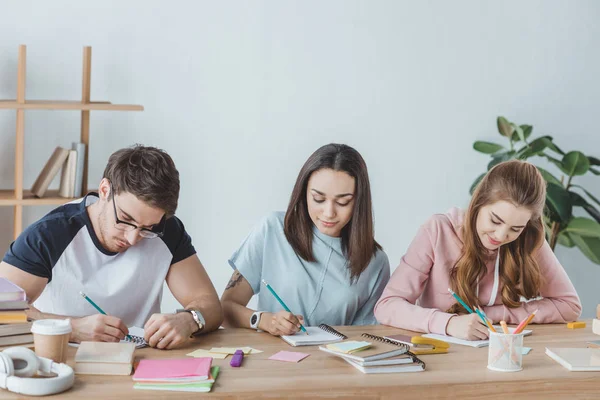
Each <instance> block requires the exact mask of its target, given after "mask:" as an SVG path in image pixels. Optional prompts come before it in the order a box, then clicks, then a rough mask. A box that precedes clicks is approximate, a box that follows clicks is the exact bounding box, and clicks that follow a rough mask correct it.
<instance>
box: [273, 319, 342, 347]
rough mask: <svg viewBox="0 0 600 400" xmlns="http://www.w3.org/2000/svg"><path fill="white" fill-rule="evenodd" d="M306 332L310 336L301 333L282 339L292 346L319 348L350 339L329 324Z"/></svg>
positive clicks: (309, 327)
mask: <svg viewBox="0 0 600 400" xmlns="http://www.w3.org/2000/svg"><path fill="white" fill-rule="evenodd" d="M306 331H307V332H308V335H307V334H305V333H304V332H302V331H300V332H298V333H296V334H295V335H283V336H281V338H282V339H283V340H285V341H286V342H288V343H289V344H291V345H292V346H317V345H320V344H327V343H334V342H340V341H342V340H344V339H348V338H347V337H346V335H344V334H343V333H340V332H338V331H336V330H335V329H334V328H332V327H331V326H329V325H327V324H321V325H319V326H307V327H306Z"/></svg>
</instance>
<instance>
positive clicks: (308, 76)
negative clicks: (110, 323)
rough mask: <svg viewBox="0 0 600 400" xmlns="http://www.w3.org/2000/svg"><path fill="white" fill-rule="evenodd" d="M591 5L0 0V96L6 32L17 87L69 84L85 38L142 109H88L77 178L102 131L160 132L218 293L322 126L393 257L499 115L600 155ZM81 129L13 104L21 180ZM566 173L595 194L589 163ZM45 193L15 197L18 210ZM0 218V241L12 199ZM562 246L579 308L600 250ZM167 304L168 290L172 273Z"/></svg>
mask: <svg viewBox="0 0 600 400" xmlns="http://www.w3.org/2000/svg"><path fill="white" fill-rule="evenodd" d="M599 18H600V3H599V2H596V1H577V2H566V1H504V2H491V1H462V2H445V1H437V2H435V1H410V2H409V1H350V0H344V1H342V0H338V1H254V2H242V1H239V2H232V1H221V2H214V1H171V2H165V1H127V2H123V1H95V2H77V1H66V0H62V1H61V0H55V1H53V2H49V3H46V2H34V1H25V0H21V1H18V2H17V1H14V2H3V4H2V12H1V14H0V98H14V97H15V93H16V62H17V48H18V45H19V44H21V43H23V44H27V45H28V81H27V97H28V98H37V99H51V98H52V99H54V98H58V99H77V98H79V97H80V95H81V89H80V85H81V55H82V46H84V45H91V46H93V64H92V65H93V67H92V99H94V100H110V101H113V102H120V103H138V104H143V105H144V106H145V108H146V109H145V111H144V112H142V113H116V112H95V113H93V114H92V122H91V137H92V139H91V153H90V181H91V182H94V183H97V182H99V180H100V176H101V173H102V170H103V167H104V164H105V162H106V159H107V158H108V156H109V155H110V153H111V152H113V151H114V150H116V149H118V148H121V147H124V146H127V145H130V144H132V143H135V142H142V143H145V144H148V145H156V146H159V147H162V148H164V149H166V150H167V151H168V152H169V153H170V154H171V155H172V156H173V157H174V159H175V161H176V163H177V165H178V168H179V170H180V172H181V179H182V183H183V187H182V192H181V200H180V208H179V210H178V215H179V217H180V218H182V220H183V221H184V222H185V224H186V226H187V228H188V230H189V232H190V234H191V235H192V237H193V239H194V243H195V246H196V249H197V250H198V253H199V255H200V259H201V260H202V261H203V263H204V264H205V266H206V268H207V269H208V271H209V273H210V276H211V278H212V279H213V281H214V283H215V286H216V288H217V290H218V291H219V293H221V291H222V290H223V288H224V286H225V283H226V281H227V280H228V278H229V276H230V274H231V270H230V268H229V266H228V265H227V258H228V257H229V256H230V254H231V253H232V251H233V250H234V249H235V248H236V247H237V246H238V245H239V243H240V242H241V240H242V239H243V238H244V237H245V235H246V234H247V233H248V231H249V229H250V228H251V226H252V225H253V224H254V223H255V222H256V221H257V220H258V219H259V218H260V217H261V216H263V215H264V214H265V213H267V212H269V211H271V210H283V209H285V207H286V203H287V201H288V198H289V194H290V192H291V189H292V186H293V183H294V179H295V177H296V174H297V173H298V171H299V168H300V167H301V165H302V163H303V162H304V160H305V159H306V158H307V157H308V155H309V154H310V153H311V152H312V151H314V150H315V149H316V148H317V147H319V146H320V145H322V144H325V143H328V142H332V141H335V142H344V143H348V144H350V145H352V146H355V147H356V148H357V149H358V150H359V151H361V153H362V154H363V156H364V157H365V159H366V161H367V164H368V165H369V170H370V175H371V179H372V186H373V195H374V205H375V214H376V229H377V239H378V240H379V241H380V243H382V245H383V246H384V248H385V250H386V251H387V253H388V255H389V257H390V260H391V263H392V264H393V265H394V267H395V265H397V263H398V261H399V260H400V257H401V256H402V254H403V252H404V251H405V250H406V247H407V246H408V244H409V243H410V240H411V239H412V237H413V235H414V233H415V232H416V230H417V228H418V226H419V225H420V224H421V223H422V222H423V221H425V220H426V219H427V218H428V217H429V216H430V215H431V214H432V213H434V212H444V211H445V210H447V209H448V208H450V207H451V206H454V205H456V206H466V204H467V201H468V188H469V186H470V184H471V182H472V180H473V179H474V178H475V177H476V176H477V175H478V174H479V173H480V172H482V171H483V170H484V168H485V165H486V164H487V158H486V157H485V156H483V155H480V154H477V153H475V152H474V151H473V150H472V149H471V145H472V143H473V141H475V140H478V139H479V140H501V138H500V137H499V136H498V135H497V133H496V128H495V118H496V116H497V115H505V116H507V117H508V118H509V119H512V120H514V121H516V122H518V123H529V124H532V125H534V134H536V133H537V134H540V133H543V134H551V135H553V136H554V137H555V139H556V141H557V142H558V144H559V145H560V146H561V147H563V148H564V149H568V150H570V149H584V150H585V151H586V152H588V153H592V154H595V155H596V156H600V135H599V134H598V128H597V112H598V111H597V110H598V109H599V108H600V81H599V80H598V71H600V56H599V53H598V51H597V49H598V48H600V25H599V24H598V23H597V21H598V19H599ZM78 129H79V115H78V113H75V112H66V111H61V112H58V111H48V112H46V111H31V112H27V113H26V157H25V186H26V187H29V186H31V184H32V183H33V181H34V179H35V177H36V175H37V173H38V171H39V170H40V169H41V167H42V166H43V164H44V162H45V161H46V159H47V158H48V156H49V154H50V153H51V151H52V149H53V148H54V146H56V145H63V146H70V143H71V141H73V140H77V138H78ZM14 130H15V113H14V112H11V111H0V187H4V188H8V187H12V185H13V163H14V158H13V148H14ZM549 168H550V169H552V167H549ZM580 181H581V183H582V184H584V185H587V186H588V187H589V188H590V189H593V190H595V192H596V194H597V195H600V189H599V188H600V185H599V179H598V178H596V179H595V180H594V179H592V178H589V179H581V180H580ZM54 185H55V186H57V185H58V181H56V182H55V183H54ZM49 209H50V208H44V207H32V208H27V209H26V212H25V224H29V223H31V222H33V221H35V220H36V219H37V218H39V217H41V216H42V215H43V214H44V213H45V212H47V211H48V210H49ZM0 218H1V221H2V224H3V228H4V229H2V230H1V231H0V251H2V252H4V251H5V250H6V248H7V247H8V245H9V243H10V236H11V234H10V232H11V229H12V228H11V227H12V210H11V209H10V208H7V207H2V208H0ZM558 256H559V258H560V260H561V261H562V262H563V264H564V265H565V268H566V269H567V271H568V272H569V275H570V276H571V279H572V280H573V282H574V284H575V286H576V287H577V289H578V291H579V293H580V295H581V297H582V300H583V302H584V315H585V316H588V317H589V316H591V315H592V313H593V309H594V307H595V305H596V304H597V303H598V302H599V298H598V297H599V296H598V290H597V283H598V282H599V281H600V279H599V278H600V266H596V265H594V264H592V263H591V262H589V261H587V259H585V258H584V257H583V256H582V255H581V254H580V253H579V252H578V251H576V250H565V249H560V250H559V251H558ZM167 292H168V290H167ZM163 306H164V309H165V310H166V311H169V310H172V309H174V308H175V301H174V300H173V298H172V297H171V296H170V294H168V293H167V295H166V296H165V300H164V304H163Z"/></svg>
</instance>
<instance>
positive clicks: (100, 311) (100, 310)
mask: <svg viewBox="0 0 600 400" xmlns="http://www.w3.org/2000/svg"><path fill="white" fill-rule="evenodd" d="M79 294H80V295H81V297H83V298H84V299H86V300H87V301H88V303H90V304H91V305H92V306H93V307H94V308H95V309H96V310H98V312H99V313H100V314H104V315H108V314H107V313H105V312H104V310H103V309H101V308H100V307H98V304H96V303H94V300H92V299H90V298H89V297H87V295H86V294H85V293H83V292H79ZM127 338H128V339H129V340H133V338H132V337H131V336H129V335H127Z"/></svg>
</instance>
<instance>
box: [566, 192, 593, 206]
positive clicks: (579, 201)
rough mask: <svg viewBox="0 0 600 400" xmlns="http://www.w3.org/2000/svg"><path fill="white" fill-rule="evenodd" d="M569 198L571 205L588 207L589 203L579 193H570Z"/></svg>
mask: <svg viewBox="0 0 600 400" xmlns="http://www.w3.org/2000/svg"><path fill="white" fill-rule="evenodd" d="M569 197H571V204H573V205H574V206H577V207H585V206H587V205H588V202H587V201H585V199H584V198H583V197H581V195H580V194H579V193H575V192H571V191H569Z"/></svg>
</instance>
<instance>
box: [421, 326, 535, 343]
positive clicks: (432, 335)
mask: <svg viewBox="0 0 600 400" xmlns="http://www.w3.org/2000/svg"><path fill="white" fill-rule="evenodd" d="M494 328H495V329H496V331H498V332H502V327H500V326H495V325H494ZM508 331H509V332H510V333H513V332H514V331H515V328H513V327H509V328H508ZM532 333H533V331H532V330H531V329H525V330H524V331H523V334H524V336H529V335H531V334H532ZM423 337H426V338H431V339H436V340H441V341H442V342H447V343H454V344H460V345H461V346H469V347H486V346H489V345H490V341H489V340H488V339H486V340H465V339H459V338H455V337H452V336H446V335H438V334H435V333H428V334H426V335H423Z"/></svg>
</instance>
